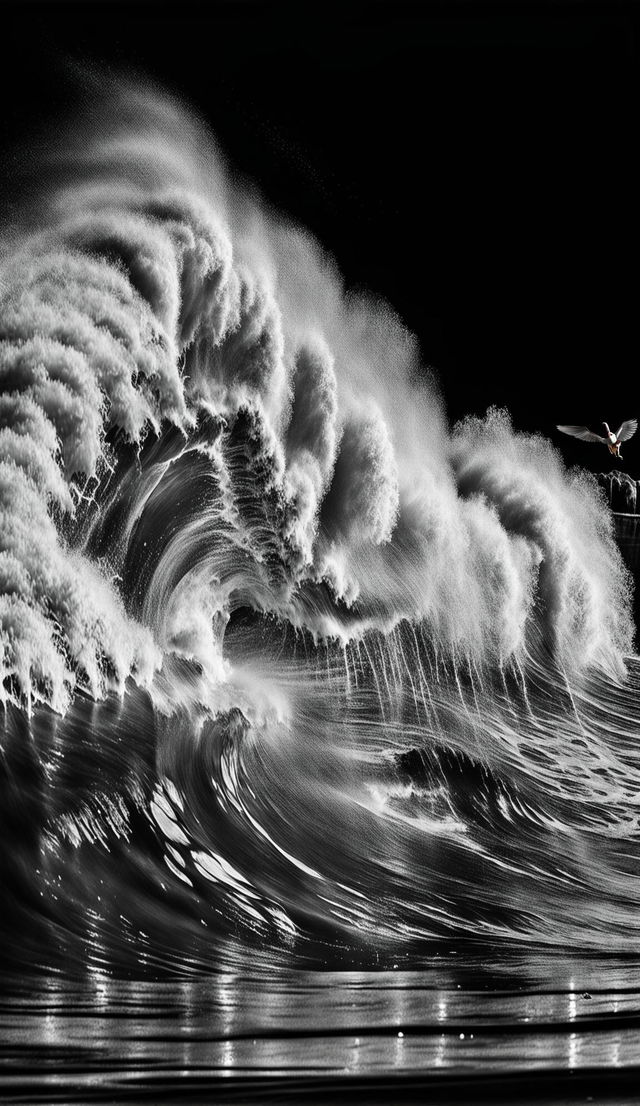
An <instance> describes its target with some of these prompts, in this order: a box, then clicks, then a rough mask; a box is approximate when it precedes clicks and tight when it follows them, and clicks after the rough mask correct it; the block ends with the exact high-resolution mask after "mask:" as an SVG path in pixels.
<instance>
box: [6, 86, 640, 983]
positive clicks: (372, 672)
mask: <svg viewBox="0 0 640 1106" xmlns="http://www.w3.org/2000/svg"><path fill="white" fill-rule="evenodd" d="M32 156H33V155H32ZM33 178H34V180H35V181H36V184H35V185H34V187H33V189H32V190H31V192H30V193H29V195H28V196H27V197H25V198H24V201H23V204H22V208H21V211H20V215H19V218H17V219H15V220H14V222H13V223H12V224H11V225H10V226H7V227H5V228H4V232H3V236H2V255H1V266H0V328H1V334H0V503H1V506H0V512H1V516H0V517H1V526H0V647H1V655H2V662H1V663H2V681H1V684H0V696H1V698H2V703H3V715H2V722H1V723H0V724H1V726H2V734H3V750H4V760H3V769H2V773H3V778H2V790H3V795H4V803H3V819H4V822H5V825H4V833H3V840H4V842H5V843H6V849H5V855H4V857H3V861H2V866H3V881H4V883H5V887H6V888H7V891H8V894H9V896H10V903H11V907H10V909H8V911H7V919H8V920H7V921H6V923H5V928H7V934H5V949H9V955H11V956H13V957H16V956H19V955H24V949H25V948H27V947H29V948H31V950H33V947H36V948H37V949H39V950H40V955H41V956H44V953H43V952H42V949H43V948H44V947H45V946H46V947H47V948H48V949H50V950H57V951H61V950H62V951H64V952H65V954H68V952H69V950H70V948H73V949H74V950H75V951H77V950H78V949H81V950H82V955H83V956H86V957H88V958H89V959H91V958H94V959H95V958H97V959H98V960H99V961H100V962H101V963H113V962H118V961H120V960H122V959H127V958H130V959H131V958H133V959H135V960H136V961H137V962H138V963H142V962H145V963H152V964H158V963H163V964H171V965H172V966H173V967H174V968H175V967H177V968H180V967H185V965H187V964H188V965H194V964H196V965H200V966H202V965H206V964H208V963H210V962H211V960H212V957H213V956H214V952H213V950H214V949H215V947H216V942H218V941H219V940H221V939H222V938H223V937H224V939H230V938H233V939H234V940H237V941H240V942H241V943H247V942H252V943H253V944H254V945H255V946H256V948H260V949H262V950H263V951H264V950H267V952H268V954H269V955H271V956H275V955H276V953H277V954H278V955H280V956H283V957H288V956H292V955H294V953H296V954H297V953H299V954H301V955H309V956H312V955H320V954H318V953H317V949H318V947H321V948H324V949H326V948H332V949H334V950H335V949H336V948H341V949H343V950H347V951H345V952H344V953H343V955H344V956H345V957H346V958H347V959H349V957H350V956H351V955H354V956H355V955H356V954H355V952H354V951H353V950H354V949H356V948H357V949H358V950H360V952H359V953H358V955H361V954H362V950H369V952H372V953H373V952H375V954H376V955H377V954H378V953H379V952H380V950H386V952H387V953H390V954H391V955H395V954H397V953H398V951H403V950H404V951H406V950H412V951H414V952H415V951H416V950H420V949H423V948H424V947H425V942H426V941H428V940H429V939H439V940H442V939H444V940H451V939H453V938H455V937H464V938H469V939H481V940H487V941H506V942H529V943H538V942H539V943H542V944H545V945H552V946H563V945H566V944H567V943H571V944H572V945H573V946H574V947H575V946H576V945H578V946H581V947H585V948H590V949H604V948H606V949H610V948H616V949H618V950H622V951H624V950H625V949H627V948H629V949H631V948H632V947H633V946H634V945H635V944H636V943H637V939H638V921H637V919H638V912H637V907H638V887H637V879H636V874H635V873H636V868H637V856H638V851H637V843H638V827H639V822H638V810H639V803H640V760H639V758H638V753H637V737H638V733H639V731H640V722H639V721H638V717H637V714H638V712H637V704H638V689H639V687H640V677H639V672H638V665H637V661H636V659H635V657H634V656H633V621H632V614H631V601H630V580H629V578H628V574H627V571H626V569H625V568H624V565H623V562H622V559H621V557H620V554H619V552H618V549H617V546H616V543H615V535H614V531H613V526H612V519H611V515H610V512H609V510H608V508H607V505H606V503H605V501H604V497H603V496H602V493H601V492H600V491H599V490H598V488H597V485H596V483H595V481H594V480H593V479H591V478H590V477H588V476H587V475H586V474H584V473H567V472H566V471H565V469H564V466H563V464H562V461H561V459H560V457H559V455H558V454H557V453H556V451H555V450H554V448H553V447H552V446H551V444H550V443H549V442H548V441H546V440H545V439H544V438H543V437H540V436H527V435H523V434H520V433H518V432H516V431H515V430H514V429H513V427H512V425H511V423H510V419H509V416H508V414H507V413H506V412H504V411H498V410H489V411H488V413H487V415H486V417H485V418H482V419H478V418H469V419H467V420H465V421H464V422H462V423H461V424H459V425H458V426H456V427H454V429H453V431H450V430H449V428H448V426H447V421H446V417H445V412H444V409H443V404H442V401H441V398H440V395H439V392H438V389H437V386H436V383H435V381H434V379H433V378H432V376H431V374H430V373H429V372H428V371H427V370H426V368H425V367H424V365H422V364H421V361H420V354H419V350H418V347H417V343H416V341H415V339H414V338H413V336H412V335H411V334H409V333H408V332H407V331H406V329H405V328H404V327H403V326H402V324H401V322H400V321H399V319H398V318H397V317H396V316H395V315H394V313H393V311H392V310H391V309H390V308H389V307H388V306H387V305H385V304H383V303H380V302H377V301H375V300H374V299H372V298H370V297H367V296H364V295H358V296H356V295H353V294H345V292H344V289H343V287H342V283H341V280H340V274H339V272H338V271H337V268H336V266H335V264H334V262H333V261H332V260H331V259H330V258H328V257H327V256H326V255H325V254H324V253H323V252H322V250H321V248H320V247H319V246H318V244H317V243H316V242H315V241H313V239H312V238H310V237H309V235H307V234H305V233H304V232H302V231H301V230H300V229H299V228H297V227H294V226H292V225H290V224H289V223H288V222H287V221H286V220H285V219H283V218H282V217H280V216H277V215H275V214H274V213H273V212H270V211H268V210H267V209H266V207H265V205H264V204H261V203H260V201H259V199H258V198H257V196H256V195H255V194H253V193H251V192H250V190H249V189H248V188H247V187H242V186H241V185H239V184H237V183H234V181H233V178H232V176H231V174H230V173H228V172H227V170H226V169H225V167H224V164H223V162H222V159H221V157H220V154H219V152H218V151H217V150H216V148H215V145H214V142H213V140H212V138H211V137H210V136H209V135H208V133H207V131H206V128H205V127H204V126H203V125H202V124H201V123H199V122H198V120H197V119H196V118H195V117H194V116H193V115H191V114H190V113H189V112H188V111H187V110H186V109H184V108H183V107H181V106H179V105H177V104H176V103H174V102H173V101H171V100H170V99H169V98H168V97H167V96H165V95H162V94H159V93H158V92H156V91H154V90H153V89H150V88H148V87H145V86H143V85H140V84H136V85H133V84H130V83H129V84H127V83H126V82H121V83H117V84H116V83H113V82H109V83H108V85H107V87H105V84H104V82H103V86H102V89H101V91H100V92H98V91H97V90H94V91H93V93H92V95H91V97H90V103H89V107H88V108H87V109H86V110H85V112H84V114H83V115H82V116H81V117H79V118H76V119H74V122H73V129H69V130H68V131H64V130H62V131H61V132H60V133H57V134H56V135H55V136H54V138H53V139H51V140H50V141H49V143H48V144H45V146H44V152H42V151H41V152H40V153H39V155H38V159H37V164H36V167H35V169H34V170H33ZM381 233H382V228H381ZM472 368H473V367H472ZM477 371H479V372H480V371H482V370H481V366H480V367H478V369H477ZM11 841H13V842H14V845H11V844H10V842H11ZM8 901H9V900H8ZM25 927H27V928H25ZM27 931H28V932H29V933H30V937H29V939H27V937H26V936H25V934H26V933H27ZM29 941H30V942H31V945H29ZM313 942H316V944H314V943H313ZM317 942H320V946H318V944H317ZM18 949H19V950H20V951H18ZM305 949H308V950H311V949H315V950H316V952H314V953H312V952H311V951H308V952H306V953H305V951H304V950H305ZM349 950H352V951H351V952H350V951H349ZM385 954H386V953H385ZM29 955H32V951H31V953H30V954H29ZM322 955H326V953H323V954H322Z"/></svg>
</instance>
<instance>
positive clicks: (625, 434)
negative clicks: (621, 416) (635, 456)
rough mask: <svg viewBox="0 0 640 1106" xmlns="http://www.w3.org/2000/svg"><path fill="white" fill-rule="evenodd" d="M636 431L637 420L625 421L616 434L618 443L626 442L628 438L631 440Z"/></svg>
mask: <svg viewBox="0 0 640 1106" xmlns="http://www.w3.org/2000/svg"><path fill="white" fill-rule="evenodd" d="M637 429H638V420H637V419H627V420H626V422H623V423H622V426H621V427H620V429H619V430H618V432H617V434H616V438H617V439H618V441H619V442H628V441H629V438H633V435H634V434H635V432H636V430H637Z"/></svg>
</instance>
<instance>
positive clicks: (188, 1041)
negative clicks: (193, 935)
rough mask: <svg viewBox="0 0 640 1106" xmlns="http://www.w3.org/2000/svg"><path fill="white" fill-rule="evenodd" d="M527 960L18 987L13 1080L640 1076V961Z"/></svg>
mask: <svg viewBox="0 0 640 1106" xmlns="http://www.w3.org/2000/svg"><path fill="white" fill-rule="evenodd" d="M517 967H518V966H517V965H513V964H505V965H504V968H503V970H502V971H496V965H492V966H491V968H488V967H487V966H486V965H485V964H483V963H481V962H473V961H471V960H467V961H466V962H465V963H464V964H462V965H460V964H456V969H455V971H453V970H452V969H451V967H450V966H449V965H448V964H447V963H446V962H434V963H433V964H432V965H431V967H430V968H429V969H427V970H424V971H420V972H416V971H412V972H408V971H400V970H399V971H386V972H379V973H370V972H327V973H320V972H291V971H285V970H281V971H275V972H273V973H272V975H271V976H270V977H267V976H264V977H261V976H260V974H257V975H256V976H254V977H252V976H250V975H249V974H244V975H243V974H237V973H231V972H224V973H222V974H220V975H219V976H214V977H211V978H208V979H205V978H193V979H182V980H179V981H178V980H167V981H165V982H148V981H139V980H123V979H114V978H112V977H110V976H109V975H107V974H106V973H101V972H97V971H94V972H91V973H90V975H88V976H86V977H84V978H83V979H81V980H78V981H76V982H70V981H69V980H64V979H62V978H58V979H57V978H54V977H49V978H47V979H43V980H39V981H37V980H36V979H35V978H32V979H28V978H24V977H22V978H20V979H17V978H15V979H9V980H7V981H6V982H7V986H6V987H5V989H4V992H3V997H2V1000H0V1014H1V1017H2V1024H3V1029H4V1060H5V1066H4V1076H3V1081H4V1085H5V1088H6V1087H7V1085H8V1083H9V1081H10V1083H11V1086H12V1088H13V1093H14V1094H18V1092H19V1090H20V1088H21V1087H24V1088H27V1087H29V1086H31V1085H32V1084H33V1072H34V1070H38V1071H39V1073H40V1079H41V1081H42V1083H43V1085H44V1084H45V1083H46V1085H47V1086H48V1087H50V1088H56V1087H60V1088H65V1093H67V1092H69V1086H70V1083H72V1084H73V1087H74V1088H75V1091H74V1092H73V1093H76V1092H77V1093H78V1094H80V1090H81V1091H82V1094H85V1095H88V1096H89V1095H90V1091H91V1088H92V1087H93V1086H95V1085H100V1086H101V1087H102V1089H103V1091H104V1090H105V1087H111V1086H114V1087H115V1086H117V1087H119V1088H120V1089H122V1088H123V1087H127V1086H129V1085H131V1086H132V1087H133V1086H135V1088H136V1092H137V1093H139V1092H140V1089H141V1088H142V1087H144V1086H146V1087H151V1086H153V1085H155V1081H156V1080H158V1079H160V1081H161V1085H162V1086H166V1087H170V1086H172V1085H173V1084H172V1081H173V1080H178V1081H181V1082H182V1084H183V1085H186V1084H191V1083H192V1082H193V1081H200V1080H202V1079H205V1080H208V1081H213V1082H215V1081H216V1080H218V1079H220V1078H224V1079H225V1081H227V1080H231V1081H232V1082H233V1085H234V1086H235V1085H236V1083H239V1084H241V1083H242V1081H243V1080H246V1079H247V1078H249V1077H251V1078H260V1079H267V1077H269V1078H272V1077H281V1078H285V1077H286V1078H289V1077H292V1076H295V1077H296V1078H300V1077H303V1078H307V1077H308V1078H312V1077H313V1078H314V1079H318V1078H322V1079H348V1078H350V1077H354V1076H357V1075H360V1074H362V1073H366V1075H367V1076H373V1075H378V1076H381V1077H382V1076H385V1077H386V1076H391V1075H393V1074H394V1073H395V1075H402V1076H405V1075H408V1074H410V1073H420V1074H421V1076H423V1077H425V1078H427V1077H429V1076H434V1077H435V1076H436V1075H437V1074H438V1073H439V1074H440V1075H450V1076H453V1075H456V1076H465V1077H471V1076H474V1075H477V1074H479V1073H481V1074H482V1076H483V1078H484V1077H487V1076H488V1075H495V1076H498V1075H505V1074H507V1073H510V1074H511V1075H513V1074H514V1073H516V1074H517V1073H520V1074H521V1075H523V1076H524V1073H525V1072H535V1071H538V1072H545V1071H555V1072H558V1073H560V1074H561V1073H562V1072H565V1073H568V1072H580V1071H583V1072H586V1071H591V1070H593V1069H608V1070H609V1071H613V1070H621V1071H622V1072H623V1073H624V1072H625V1071H626V1073H628V1075H629V1077H630V1076H631V1074H632V1073H633V1072H634V1071H635V1070H636V1069H637V1068H638V1066H639V1065H640V1034H639V1032H638V1030H639V1028H640V963H636V964H630V963H624V962H606V963H603V962H593V963H587V964H583V965H578V966H577V970H576V971H573V972H572V973H571V976H570V977H569V976H568V975H567V974H566V973H564V974H563V973H562V968H561V967H560V971H559V970H558V968H559V965H557V964H555V965H554V964H553V963H552V962H547V963H546V967H545V963H544V961H539V962H534V963H532V964H530V965H529V966H528V970H527V971H526V972H524V971H522V967H523V965H522V964H521V965H520V966H519V967H520V970H519V971H517V972H515V973H514V968H517ZM469 974H471V975H472V976H473V979H474V981H475V982H474V986H473V987H470V986H467V985H466V984H465V977H466V976H467V975H469ZM25 1050H26V1053H27V1054H28V1057H29V1065H28V1070H27V1066H26V1065H25V1061H24V1056H25ZM62 1061H63V1062H62ZM96 1081H97V1083H96ZM69 1093H70V1092H69ZM71 1100H73V1099H71Z"/></svg>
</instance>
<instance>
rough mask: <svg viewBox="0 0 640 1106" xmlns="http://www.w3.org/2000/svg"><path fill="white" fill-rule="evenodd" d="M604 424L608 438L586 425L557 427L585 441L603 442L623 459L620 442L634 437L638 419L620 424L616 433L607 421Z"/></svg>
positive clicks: (614, 454) (610, 451) (616, 455)
mask: <svg viewBox="0 0 640 1106" xmlns="http://www.w3.org/2000/svg"><path fill="white" fill-rule="evenodd" d="M602 425H603V426H604V428H605V430H606V432H607V436H606V438H603V437H602V436H601V435H600V434H594V433H593V431H592V430H589V429H588V428H587V427H586V426H558V427H557V429H558V430H561V431H562V433H563V434H570V435H571V437H572V438H581V439H582V441H583V442H602V443H603V445H606V447H607V449H608V450H609V453H612V454H613V456H614V457H618V458H619V459H620V460H622V454H621V452H620V443H621V442H628V441H629V438H632V437H633V435H634V434H635V432H636V430H637V429H638V420H637V419H627V420H626V421H625V422H623V423H622V424H621V425H620V427H619V428H618V430H616V432H615V434H614V433H613V431H612V430H609V424H608V423H607V422H603V424H602Z"/></svg>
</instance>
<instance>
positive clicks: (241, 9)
mask: <svg viewBox="0 0 640 1106" xmlns="http://www.w3.org/2000/svg"><path fill="white" fill-rule="evenodd" d="M2 22H3V51H2V52H3V66H2V74H1V77H0V92H1V93H2V103H3V110H4V119H3V121H2V123H1V125H0V134H1V136H2V142H3V145H4V148H5V149H8V148H10V144H11V142H12V141H13V139H14V138H16V137H18V136H21V135H23V134H25V133H28V130H29V127H30V126H31V124H33V123H41V122H42V120H43V119H46V118H47V117H53V116H54V115H55V112H56V111H59V110H63V109H64V108H65V106H67V105H71V104H72V103H73V96H72V94H71V93H70V88H69V85H68V82H67V81H65V78H64V59H65V57H67V56H70V57H72V58H76V59H81V60H83V61H98V62H106V63H107V64H108V65H109V66H111V67H114V68H118V67H122V66H125V67H128V68H131V67H133V68H139V69H141V70H143V71H144V72H146V73H148V74H150V75H151V76H153V77H156V78H159V79H160V80H161V81H163V82H164V83H166V84H168V85H169V87H170V88H172V89H174V90H177V91H179V92H181V93H182V94H183V95H186V97H187V98H189V99H190V100H191V101H192V102H194V103H195V104H196V106H197V107H198V108H199V110H200V111H201V113H202V114H204V115H205V116H206V117H207V118H208V120H209V121H210V123H211V125H212V127H213V129H214V130H215V131H216V133H217V134H218V137H219V139H220V140H221V143H222V145H223V147H224V149H225V150H226V151H227V154H228V155H229V157H230V159H231V162H232V163H233V164H234V165H235V166H236V167H237V168H238V170H239V171H240V172H241V173H242V174H245V175H246V176H248V177H250V178H252V179H254V180H255V181H257V183H258V184H259V186H260V189H261V190H262V192H263V193H264V194H265V195H266V196H267V198H268V199H269V200H270V201H271V202H273V203H274V204H275V205H276V206H277V207H279V208H281V209H283V210H284V211H286V212H287V213H288V214H289V215H291V216H293V217H294V218H295V219H296V220H298V221H300V222H301V223H303V224H305V225H306V226H307V227H309V228H310V229H311V230H312V231H313V233H314V234H315V235H316V236H317V237H318V238H319V239H320V241H321V242H322V243H323V244H324V245H325V246H326V247H328V249H329V250H330V251H331V252H332V253H333V254H334V255H335V257H336V258H337V260H338V263H339V265H340V268H341V269H342V271H343V273H344V275H345V279H346V282H347V285H349V286H352V285H353V286H359V287H365V288H369V289H371V290H373V291H375V292H377V293H379V294H380V295H382V296H383V297H385V298H386V299H388V300H389V301H390V302H391V303H392V304H393V306H394V307H395V309H396V310H397V311H398V313H399V314H400V315H401V317H402V318H403V319H404V320H405V322H406V324H407V325H408V326H409V327H410V328H411V329H412V330H413V331H415V333H416V334H417V335H418V337H419V339H420V343H421V348H422V351H423V357H424V360H425V362H426V363H429V364H431V365H432V366H434V367H435V369H436V370H437V373H438V375H439V378H440V381H441V385H442V390H443V393H444V397H445V400H446V404H447V410H448V413H449V417H450V418H451V419H452V420H455V419H457V418H459V417H460V416H462V415H464V414H465V413H467V412H476V413H483V412H484V411H485V409H486V407H487V406H488V405H490V404H498V405H505V406H507V407H508V408H509V409H510V410H511V412H512V414H513V418H514V422H515V424H516V426H517V427H519V428H523V429H530V430H541V431H543V432H544V433H548V434H552V435H553V434H554V431H553V425H554V423H556V422H583V421H584V422H587V423H589V424H590V425H592V426H593V427H595V428H597V424H598V423H599V422H600V421H601V420H602V419H607V420H608V421H609V422H610V423H611V424H614V423H616V424H617V422H619V421H621V420H622V419H623V418H628V417H631V416H633V415H638V414H640V397H639V396H638V385H637V379H638V345H639V343H638V334H637V325H636V320H637V314H638V307H637V301H638V287H637V283H638V278H637V271H638V265H639V260H638V257H639V250H638V247H639V244H640V242H639V225H638V214H637V211H638V197H639V194H640V192H639V181H638V173H637V168H636V162H637V147H638V137H639V136H638V82H639V77H640V45H639V43H640V8H639V7H638V5H632V4H617V3H615V2H611V0H610V2H608V3H601V4H588V3H579V2H573V3H564V4H562V3H556V4H553V3H538V4H524V3H508V4H485V3H482V2H473V3H458V2H456V0H449V2H447V3H443V4H441V5H438V4H428V3H418V2H415V3H402V2H394V3H386V2H385V3H347V2H343V3H342V4H339V5H334V4H333V3H329V2H325V3H322V4H318V5H314V4H306V3H303V2H299V3H297V4H295V5H290V4H283V3H268V2H262V3H258V2H249V0H234V2H232V3H231V2H227V3H215V2H213V3H207V4H206V5H204V4H203V5H192V6H189V5H186V4H181V5H179V6H178V5H163V4H142V5H137V6H136V5H131V4H127V5H119V4H114V3H111V4H92V3H88V2H85V3H84V4H81V5H80V4H78V5H62V4H53V3H50V4H40V5H37V4H33V3H31V4H29V3H22V4H20V5H18V6H15V7H12V6H10V5H5V6H4V7H3V8H2ZM555 437H556V440H557V441H558V442H560V441H561V439H560V437H559V436H558V435H555ZM561 444H562V447H563V451H564V453H565V456H566V458H567V460H570V461H576V462H578V463H582V464H585V465H586V466H588V467H591V468H594V469H595V470H597V469H598V468H609V467H610V466H609V463H608V455H607V454H606V453H605V452H604V448H602V451H601V450H600V447H597V448H596V447H595V446H589V445H583V444H574V443H571V442H570V441H569V439H565V440H563V441H562V443H561ZM623 452H625V454H626V455H625V466H624V467H625V468H626V469H627V471H630V472H632V473H633V475H635V476H640V436H639V438H638V440H637V442H636V441H635V440H634V442H632V443H630V445H628V446H627V448H626V451H623ZM636 458H637V460H636Z"/></svg>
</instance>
